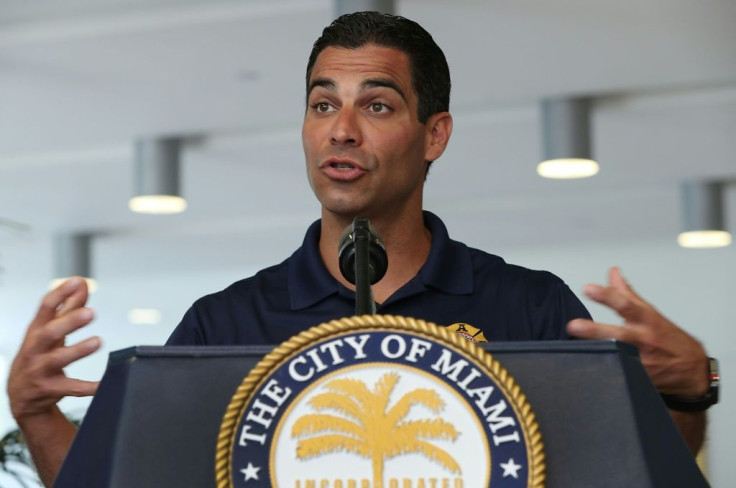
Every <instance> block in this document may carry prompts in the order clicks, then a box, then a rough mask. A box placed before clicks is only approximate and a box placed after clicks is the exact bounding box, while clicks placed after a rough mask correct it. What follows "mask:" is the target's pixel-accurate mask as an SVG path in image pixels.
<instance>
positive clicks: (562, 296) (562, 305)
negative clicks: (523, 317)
mask: <svg viewBox="0 0 736 488" xmlns="http://www.w3.org/2000/svg"><path fill="white" fill-rule="evenodd" d="M555 278H556V277H555ZM545 288H546V289H539V288H537V289H536V290H535V291H534V293H533V294H532V295H531V296H530V297H529V298H530V300H529V303H528V307H529V310H528V313H529V316H530V317H531V318H532V323H533V324H534V331H533V337H534V340H566V339H571V337H570V336H569V335H568V333H567V328H566V326H567V323H568V322H569V321H571V320H573V319H580V318H582V319H590V318H591V316H590V313H589V312H588V310H587V309H586V308H585V305H583V304H582V302H581V301H580V300H579V299H578V297H577V296H575V294H574V293H573V292H572V291H571V290H570V288H569V287H568V286H567V285H566V284H565V283H564V282H563V281H562V280H560V279H559V278H556V279H555V280H554V281H553V282H552V283H550V284H549V286H547V287H545Z"/></svg>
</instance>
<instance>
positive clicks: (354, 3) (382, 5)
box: [335, 0, 396, 17]
mask: <svg viewBox="0 0 736 488" xmlns="http://www.w3.org/2000/svg"><path fill="white" fill-rule="evenodd" d="M365 11H375V12H381V13H384V14H392V15H393V14H395V13H396V5H395V2H394V0H335V15H336V16H337V17H339V16H341V15H345V14H352V13H353V12H365Z"/></svg>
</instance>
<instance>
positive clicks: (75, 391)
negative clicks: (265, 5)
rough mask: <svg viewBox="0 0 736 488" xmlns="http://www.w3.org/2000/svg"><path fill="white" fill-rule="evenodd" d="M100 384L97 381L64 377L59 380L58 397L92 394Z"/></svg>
mask: <svg viewBox="0 0 736 488" xmlns="http://www.w3.org/2000/svg"><path fill="white" fill-rule="evenodd" d="M99 386H100V382H99V381H86V380H75V379H71V378H65V379H64V380H63V381H60V382H59V385H58V391H57V395H58V396H59V397H65V396H73V397H86V396H92V395H94V394H95V392H96V391H97V388H98V387H99Z"/></svg>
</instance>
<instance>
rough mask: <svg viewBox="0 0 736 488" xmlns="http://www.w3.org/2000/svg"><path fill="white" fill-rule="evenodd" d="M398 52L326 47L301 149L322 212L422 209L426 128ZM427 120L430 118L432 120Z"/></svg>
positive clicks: (405, 60)
mask: <svg viewBox="0 0 736 488" xmlns="http://www.w3.org/2000/svg"><path fill="white" fill-rule="evenodd" d="M417 102H418V101H417V96H416V94H415V92H414V89H413V86H412V81H411V74H410V71H409V60H408V58H407V56H406V55H405V54H404V53H403V52H401V51H398V50H396V49H392V48H386V47H379V46H373V45H367V46H364V47H361V48H359V49H342V48H335V47H328V48H326V49H325V50H324V51H322V52H321V53H320V54H319V56H318V57H317V61H316V62H315V64H314V67H313V69H312V74H311V78H310V80H309V93H308V97H307V111H306V115H305V117H304V125H303V127H302V142H303V144H304V154H305V156H306V162H307V175H308V177H309V183H310V185H311V186H312V190H313V191H314V193H315V195H316V196H317V199H319V201H320V203H321V204H322V207H323V212H324V211H327V212H331V213H333V214H335V215H336V216H342V217H346V218H353V217H355V216H357V215H363V216H367V217H369V218H376V217H379V216H381V215H385V214H386V212H389V215H394V214H395V213H397V212H401V211H403V210H405V209H407V208H409V209H413V207H415V206H416V207H417V208H418V209H421V197H422V186H423V182H424V176H425V171H426V161H427V160H428V158H427V156H428V155H432V154H431V151H428V148H427V146H428V144H427V139H428V134H427V127H428V124H427V125H425V124H421V123H419V120H418V119H417ZM430 120H431V118H430Z"/></svg>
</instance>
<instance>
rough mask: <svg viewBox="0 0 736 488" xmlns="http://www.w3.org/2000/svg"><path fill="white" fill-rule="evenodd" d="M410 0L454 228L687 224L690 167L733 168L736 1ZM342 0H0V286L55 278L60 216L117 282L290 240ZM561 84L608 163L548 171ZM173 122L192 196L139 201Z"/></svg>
mask: <svg viewBox="0 0 736 488" xmlns="http://www.w3.org/2000/svg"><path fill="white" fill-rule="evenodd" d="M397 3H398V13H400V14H402V15H406V16H408V17H410V18H413V19H415V20H417V21H419V22H420V23H421V24H423V25H424V26H425V27H426V28H427V29H428V30H429V31H430V32H431V33H432V34H433V35H434V37H435V39H436V40H437V41H438V43H439V44H440V45H441V46H442V47H443V49H444V50H445V52H446V54H447V57H448V60H449V63H450V67H451V70H452V75H453V100H452V110H453V113H454V115H455V120H456V124H455V132H454V134H453V138H452V141H451V144H450V147H449V149H448V151H447V152H446V154H445V155H444V156H443V157H442V158H441V159H440V160H439V161H438V162H437V163H435V165H434V167H433V170H432V172H431V174H430V176H429V180H428V182H427V196H426V204H425V206H426V208H428V209H430V210H433V211H435V212H436V213H438V214H439V215H441V216H442V217H443V218H444V219H445V220H446V221H447V223H448V226H449V227H450V230H451V232H452V233H453V234H454V235H455V236H458V237H460V238H462V239H465V240H467V241H470V242H471V243H473V244H474V245H476V246H478V247H483V248H485V249H488V250H489V251H491V252H494V250H495V249H497V248H503V247H509V246H529V245H542V244H545V243H566V242H604V241H605V242H611V241H614V242H615V241H617V240H621V241H630V240H634V239H648V238H674V235H675V234H676V232H677V230H678V222H679V201H678V196H677V188H678V184H679V182H680V181H683V180H686V179H699V178H709V179H710V178H719V179H727V180H734V179H736V137H734V135H736V28H734V26H736V2H733V1H732V0H720V1H719V0H701V1H699V2H692V1H690V0H617V1H613V0H611V1H595V2H591V1H589V0H504V1H498V0H497V1H493V2H488V1H473V0H462V1H453V2H447V1H440V0H434V1H426V0H425V1H418V0H403V1H401V0H399V1H398V2H397ZM332 9H333V7H332V1H330V0H298V1H297V0H290V1H287V0H282V1H265V0H263V1H229V2H228V1H205V0H200V1H183V0H180V1H175V0H167V1H163V0H161V1H145V0H105V1H101V0H76V1H74V0H56V1H54V2H27V1H25V0H0V218H1V219H9V220H11V221H13V222H17V223H19V224H22V225H24V226H27V228H25V227H24V229H25V230H13V229H11V228H8V227H5V230H1V229H0V266H2V267H3V268H4V270H5V274H6V279H5V280H3V284H4V285H6V286H11V287H12V286H13V285H14V284H16V283H18V282H16V281H14V280H19V282H22V281H23V280H24V279H25V277H27V276H33V277H34V278H33V279H34V280H35V281H34V283H36V284H37V282H38V279H39V278H38V277H39V276H43V279H46V278H47V277H50V273H51V269H50V265H49V263H50V257H47V256H46V255H45V253H47V252H49V253H50V250H49V248H48V245H47V244H46V243H47V240H48V237H49V236H50V235H52V234H53V233H56V232H61V231H65V232H68V231H91V232H95V233H97V234H99V238H98V239H97V241H96V242H97V243H98V244H97V245H98V247H99V249H100V250H101V251H100V252H101V253H103V251H104V260H103V258H100V257H99V256H98V258H97V259H98V262H96V265H97V268H98V269H101V268H102V269H104V274H105V276H106V277H108V278H109V279H120V280H125V279H133V278H137V279H141V280H146V279H150V280H153V279H154V277H155V276H158V275H160V274H165V273H171V272H174V271H173V270H177V272H183V271H182V270H181V268H182V267H185V269H186V271H187V272H191V273H192V276H196V273H197V272H198V271H200V270H205V269H212V268H218V267H221V268H226V267H231V266H239V268H238V270H237V271H236V272H237V274H241V273H242V272H245V270H250V269H251V268H252V269H258V268H259V267H261V266H263V265H266V264H271V263H274V262H277V261H279V260H281V259H282V258H283V257H285V256H286V255H287V254H288V253H289V252H290V250H291V249H293V248H294V247H295V246H296V245H297V243H298V242H300V241H301V238H302V232H303V230H304V227H305V226H306V224H307V223H309V222H311V221H312V220H313V219H315V218H317V217H318V213H319V208H318V205H317V204H316V202H315V201H314V198H313V196H312V195H311V193H310V190H309V188H308V185H307V184H306V181H305V178H304V169H303V156H302V152H301V142H300V136H299V130H300V121H301V117H302V113H303V109H304V100H303V98H304V69H305V66H306V59H307V55H308V53H309V51H310V48H311V44H312V42H313V41H314V40H315V39H316V38H317V37H318V35H319V34H320V32H321V29H322V28H323V27H324V26H325V25H326V24H328V23H329V21H330V20H331V18H332ZM563 95H592V96H595V97H596V104H595V111H594V144H595V152H596V155H597V157H598V159H599V161H600V163H601V165H602V170H601V173H600V174H599V175H598V176H596V177H594V178H592V179H587V180H581V181H565V182H559V181H548V180H542V179H541V178H539V177H537V176H536V173H535V166H536V163H537V162H538V160H539V157H540V153H541V147H540V133H539V132H540V131H539V128H540V127H539V126H540V123H539V110H538V102H539V100H540V99H542V98H544V97H551V96H563ZM161 135H179V136H187V137H189V141H190V142H188V143H187V145H186V149H185V154H184V168H183V178H184V181H183V189H184V195H185V196H186V197H187V199H188V201H189V209H188V210H187V211H186V212H185V213H184V214H182V215H177V216H173V217H154V216H142V215H135V214H132V213H131V212H129V211H128V210H127V199H128V198H129V196H131V193H132V145H133V141H134V140H135V139H136V138H138V137H155V136H161ZM731 210H736V209H734V208H732V209H731ZM734 214H736V211H734V212H731V215H734ZM731 220H732V221H733V218H731ZM731 225H733V222H731ZM42 254H43V255H42ZM236 272H234V273H236ZM225 284H226V283H220V286H224V285H225ZM210 291H212V290H210ZM185 301H186V300H182V299H179V300H178V304H179V309H180V310H182V311H183V310H184V308H185V307H186V305H188V303H183V302H185Z"/></svg>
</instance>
